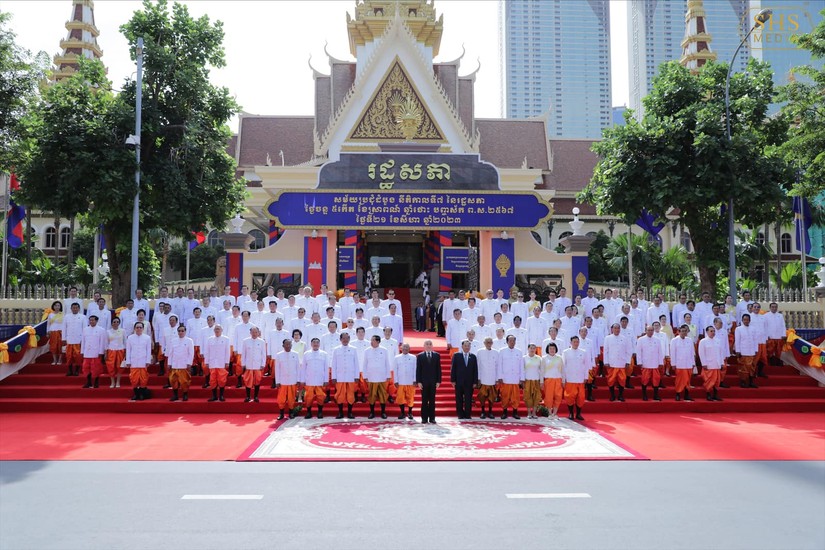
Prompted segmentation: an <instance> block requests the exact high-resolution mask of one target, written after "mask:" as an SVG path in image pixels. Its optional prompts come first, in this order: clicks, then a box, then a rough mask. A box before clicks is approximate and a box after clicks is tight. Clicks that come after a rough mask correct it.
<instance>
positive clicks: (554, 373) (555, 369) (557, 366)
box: [541, 354, 564, 380]
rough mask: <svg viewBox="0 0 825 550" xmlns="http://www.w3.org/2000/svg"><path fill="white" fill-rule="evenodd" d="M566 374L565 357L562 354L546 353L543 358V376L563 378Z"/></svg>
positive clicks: (543, 377)
mask: <svg viewBox="0 0 825 550" xmlns="http://www.w3.org/2000/svg"><path fill="white" fill-rule="evenodd" d="M563 375H564V359H562V356H561V354H556V355H545V356H544V357H542V358H541V378H542V380H544V379H545V378H562V377H563Z"/></svg>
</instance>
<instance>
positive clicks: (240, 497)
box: [180, 495, 264, 500]
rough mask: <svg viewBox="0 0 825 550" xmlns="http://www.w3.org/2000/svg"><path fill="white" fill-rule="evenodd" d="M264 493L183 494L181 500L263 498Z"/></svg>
mask: <svg viewBox="0 0 825 550" xmlns="http://www.w3.org/2000/svg"><path fill="white" fill-rule="evenodd" d="M262 498H264V496H263V495H183V496H182V497H180V499H181V500H261V499H262Z"/></svg>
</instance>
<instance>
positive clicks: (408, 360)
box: [393, 353, 416, 386]
mask: <svg viewBox="0 0 825 550" xmlns="http://www.w3.org/2000/svg"><path fill="white" fill-rule="evenodd" d="M394 363H395V366H394V367H393V369H394V371H395V383H396V384H398V385H399V386H411V385H412V384H413V383H414V382H415V365H416V357H415V355H413V354H412V353H399V354H398V355H396V356H395V360H394Z"/></svg>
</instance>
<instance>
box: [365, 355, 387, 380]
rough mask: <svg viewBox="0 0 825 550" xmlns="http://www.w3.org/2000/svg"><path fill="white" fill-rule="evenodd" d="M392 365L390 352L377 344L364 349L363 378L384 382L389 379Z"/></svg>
mask: <svg viewBox="0 0 825 550" xmlns="http://www.w3.org/2000/svg"><path fill="white" fill-rule="evenodd" d="M391 370H392V365H391V364H390V353H389V352H388V351H387V350H386V348H382V347H381V346H378V347H377V348H374V347H369V348H367V349H365V350H364V379H365V380H369V381H370V382H384V381H386V380H388V379H389V377H390V371H391Z"/></svg>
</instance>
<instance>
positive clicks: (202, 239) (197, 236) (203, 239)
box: [189, 231, 206, 250]
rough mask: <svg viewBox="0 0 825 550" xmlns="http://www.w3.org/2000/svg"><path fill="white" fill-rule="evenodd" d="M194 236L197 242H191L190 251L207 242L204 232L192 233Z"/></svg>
mask: <svg viewBox="0 0 825 550" xmlns="http://www.w3.org/2000/svg"><path fill="white" fill-rule="evenodd" d="M192 236H193V237H195V240H194V241H189V250H192V249H193V248H195V247H197V246H198V245H199V244H203V243H204V242H206V235H204V233H203V231H192Z"/></svg>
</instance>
